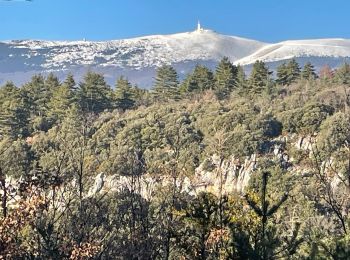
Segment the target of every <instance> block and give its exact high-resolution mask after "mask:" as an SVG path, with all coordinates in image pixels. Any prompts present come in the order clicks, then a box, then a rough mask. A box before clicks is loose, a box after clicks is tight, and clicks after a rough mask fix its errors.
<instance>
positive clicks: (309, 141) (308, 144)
mask: <svg viewBox="0 0 350 260" xmlns="http://www.w3.org/2000/svg"><path fill="white" fill-rule="evenodd" d="M315 141H316V136H315V135H313V136H312V135H308V136H301V137H299V138H298V141H297V142H296V143H295V144H294V145H295V147H296V148H297V149H298V150H303V151H308V152H310V153H311V152H312V148H313V145H314V143H315Z"/></svg>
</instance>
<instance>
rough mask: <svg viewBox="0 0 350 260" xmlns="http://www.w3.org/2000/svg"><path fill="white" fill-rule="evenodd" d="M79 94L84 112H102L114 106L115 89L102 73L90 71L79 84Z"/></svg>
mask: <svg viewBox="0 0 350 260" xmlns="http://www.w3.org/2000/svg"><path fill="white" fill-rule="evenodd" d="M77 96H78V100H79V103H80V106H81V108H82V109H83V111H84V112H93V113H100V112H102V111H104V110H105V109H110V108H112V97H113V91H112V89H111V87H110V86H109V85H107V83H106V81H105V80H104V78H103V76H102V75H100V74H97V73H94V72H88V73H87V74H86V75H85V77H84V81H83V82H81V83H80V84H79V89H78V90H77Z"/></svg>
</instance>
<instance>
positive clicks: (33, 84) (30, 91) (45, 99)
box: [22, 75, 52, 116]
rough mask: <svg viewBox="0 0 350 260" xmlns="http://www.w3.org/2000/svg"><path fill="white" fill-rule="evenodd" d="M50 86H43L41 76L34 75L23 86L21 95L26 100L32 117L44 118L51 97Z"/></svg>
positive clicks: (43, 81)
mask: <svg viewBox="0 0 350 260" xmlns="http://www.w3.org/2000/svg"><path fill="white" fill-rule="evenodd" d="M47 83H48V82H47ZM49 86H51V84H45V79H44V77H43V76H42V75H34V76H33V77H32V80H31V81H30V82H28V83H27V84H25V85H24V86H23V89H22V91H23V94H24V95H25V96H26V98H27V102H28V106H29V109H30V111H31V113H32V115H33V116H45V115H46V113H47V110H48V103H49V101H50V99H51V96H52V89H50V88H49Z"/></svg>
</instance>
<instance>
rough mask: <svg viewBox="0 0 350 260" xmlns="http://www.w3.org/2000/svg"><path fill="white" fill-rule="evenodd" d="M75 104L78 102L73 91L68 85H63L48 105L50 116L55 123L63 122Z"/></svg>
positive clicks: (55, 92) (56, 90) (54, 93)
mask: <svg viewBox="0 0 350 260" xmlns="http://www.w3.org/2000/svg"><path fill="white" fill-rule="evenodd" d="M75 102H76V100H75V96H74V93H73V92H72V90H71V89H70V88H69V87H68V86H67V85H66V84H62V85H61V86H59V87H58V88H57V89H55V91H54V92H53V94H52V98H51V100H50V102H49V104H48V107H49V111H48V116H49V117H50V118H51V120H53V121H56V120H59V121H61V120H62V119H63V118H64V116H65V115H66V113H67V110H68V109H69V108H70V107H71V106H72V105H73V104H75Z"/></svg>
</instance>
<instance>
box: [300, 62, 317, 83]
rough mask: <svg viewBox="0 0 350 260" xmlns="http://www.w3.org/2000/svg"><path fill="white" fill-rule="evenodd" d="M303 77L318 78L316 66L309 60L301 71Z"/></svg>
mask: <svg viewBox="0 0 350 260" xmlns="http://www.w3.org/2000/svg"><path fill="white" fill-rule="evenodd" d="M301 78H302V79H306V80H314V79H316V78H317V75H316V73H315V68H314V66H313V65H312V64H311V62H307V63H306V64H305V65H304V68H303V70H302V71H301Z"/></svg>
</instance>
